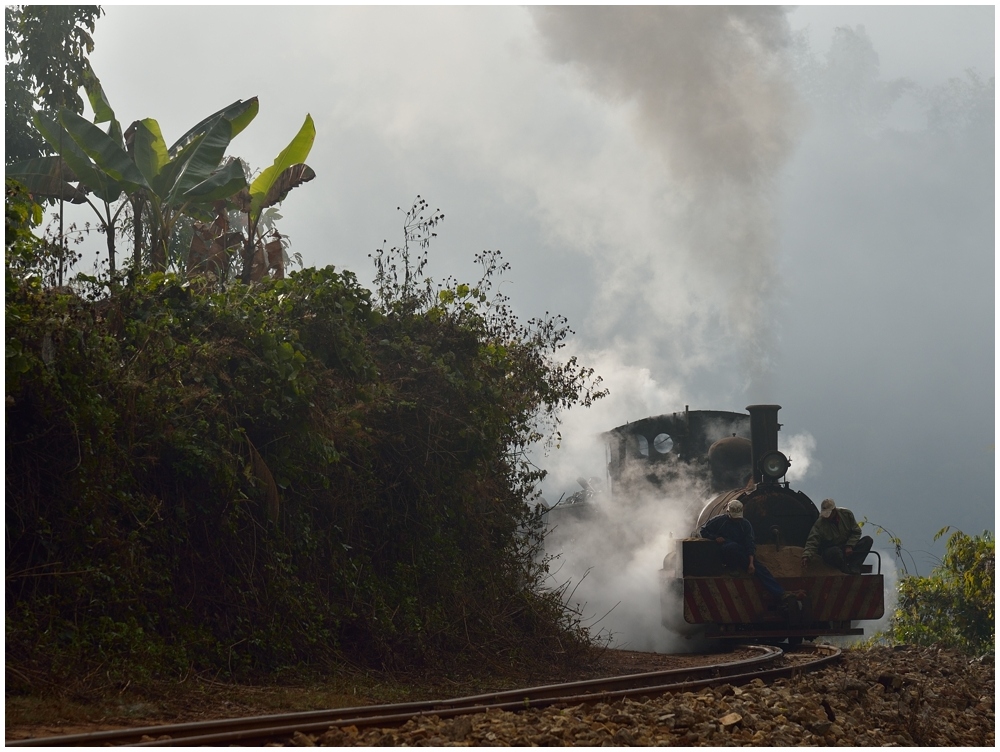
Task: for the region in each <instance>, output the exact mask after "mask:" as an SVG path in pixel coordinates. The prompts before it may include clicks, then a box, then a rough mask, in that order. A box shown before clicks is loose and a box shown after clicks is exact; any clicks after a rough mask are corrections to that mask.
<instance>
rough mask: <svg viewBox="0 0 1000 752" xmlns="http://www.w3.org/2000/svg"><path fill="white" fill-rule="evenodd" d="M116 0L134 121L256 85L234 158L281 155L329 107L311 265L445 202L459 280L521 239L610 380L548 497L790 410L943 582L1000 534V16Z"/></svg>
mask: <svg viewBox="0 0 1000 752" xmlns="http://www.w3.org/2000/svg"><path fill="white" fill-rule="evenodd" d="M105 9H106V12H107V14H106V16H105V17H104V18H102V19H101V20H100V21H99V22H98V25H97V31H96V34H95V41H96V49H95V51H94V53H93V56H92V62H93V64H94V67H95V69H96V71H97V74H98V76H99V77H100V78H101V80H102V82H103V84H104V88H105V90H106V92H107V94H108V96H109V98H110V100H111V103H112V105H113V106H114V107H115V109H116V112H117V114H118V117H119V119H120V120H121V121H122V122H123V124H126V125H127V124H128V123H129V122H131V121H132V120H134V119H138V118H143V117H154V118H156V119H157V120H158V121H159V123H160V125H161V128H162V130H163V133H164V136H165V137H166V139H167V140H168V141H172V140H174V139H175V138H177V137H179V136H180V135H181V134H182V133H183V132H184V131H186V130H187V128H188V127H190V126H191V125H193V124H194V123H195V122H197V121H198V120H200V119H201V118H202V117H204V116H205V115H207V114H209V113H211V112H213V111H215V110H217V109H219V108H221V107H222V106H224V105H226V104H228V103H230V102H232V101H234V100H236V99H239V98H242V99H246V98H248V97H251V96H254V95H256V96H259V98H260V114H259V115H258V117H257V119H256V120H255V121H254V122H253V123H252V124H251V126H250V127H249V128H248V129H247V130H246V131H244V133H242V134H241V135H240V136H239V137H238V138H237V139H236V140H235V141H234V143H233V146H232V147H231V153H235V154H238V155H240V156H242V157H244V158H245V159H247V160H248V161H249V162H250V163H251V164H252V165H254V166H256V167H260V168H262V167H265V166H267V165H268V164H270V162H271V161H272V160H273V158H274V157H275V155H276V154H277V153H278V152H279V151H280V150H281V149H282V148H283V147H284V146H285V145H286V143H287V142H288V140H289V139H290V138H291V137H292V135H293V134H294V133H295V132H296V131H297V129H298V127H299V126H300V125H301V123H302V120H303V118H304V117H305V114H306V113H307V112H309V113H311V114H312V116H313V118H314V120H315V122H316V128H317V137H316V143H315V146H314V147H313V151H312V154H311V156H310V158H309V160H308V162H309V164H310V165H311V166H312V167H313V169H314V170H315V171H316V174H317V177H316V179H315V180H313V181H312V182H311V183H309V184H308V185H305V186H303V187H301V188H299V189H297V190H295V191H294V192H293V193H292V194H290V196H289V197H288V199H287V200H286V202H285V205H284V206H283V207H282V209H281V211H282V214H283V215H284V218H283V220H282V221H281V222H280V224H279V229H280V230H281V231H282V232H283V233H285V234H287V235H289V236H290V238H291V242H292V251H294V252H298V253H301V254H302V256H303V258H304V260H305V263H306V264H307V265H310V266H312V265H315V266H320V265H326V264H334V265H336V266H337V267H338V268H347V269H350V270H352V271H354V272H355V273H356V274H357V275H358V277H359V278H360V280H361V281H362V282H365V283H368V282H370V281H371V279H372V272H371V266H370V261H369V259H368V258H367V254H368V253H370V252H371V251H372V250H374V249H375V248H376V247H377V246H379V245H381V243H382V241H383V239H386V240H388V242H389V244H390V245H391V244H393V243H397V242H399V241H400V239H401V237H400V225H401V219H402V216H401V214H400V213H398V212H397V211H396V207H397V206H402V207H403V208H404V209H405V208H406V207H407V206H409V204H410V202H412V200H413V199H414V197H415V196H416V195H417V194H420V195H422V196H424V197H425V198H427V200H428V201H429V202H430V203H431V205H432V206H435V207H440V209H441V210H442V211H443V212H444V213H445V215H446V219H445V221H444V223H443V224H442V225H441V226H440V227H439V228H438V234H439V237H438V239H437V242H436V244H435V245H433V246H432V247H431V263H430V273H431V274H432V275H434V276H436V277H442V278H443V277H445V276H448V275H449V274H452V275H455V276H457V277H459V278H464V279H467V280H474V278H475V274H476V268H475V267H474V266H473V263H472V257H473V254H474V253H476V252H478V251H480V250H482V249H484V248H491V249H493V248H499V249H500V250H502V251H503V253H504V255H505V257H506V259H507V260H509V261H510V262H511V263H512V265H513V269H512V271H511V272H510V273H509V274H508V275H507V281H506V282H505V283H504V284H503V285H502V288H501V289H502V290H503V292H505V293H506V294H508V295H510V297H511V298H512V300H513V302H514V304H515V307H516V310H517V311H518V312H519V313H520V314H521V315H522V316H524V317H530V316H534V315H539V314H542V313H543V312H545V311H553V312H559V313H562V314H564V315H566V316H568V317H569V319H570V323H571V325H572V326H573V328H574V329H575V330H576V336H575V337H574V339H573V341H572V342H571V344H570V346H569V347H568V348H567V349H568V350H570V351H572V352H575V353H577V354H579V355H580V357H581V360H583V361H584V362H586V363H589V364H592V365H594V366H595V367H596V368H597V370H598V372H599V373H601V374H602V375H603V376H604V377H605V379H606V382H607V384H608V386H609V387H610V388H611V390H612V395H611V397H610V398H609V399H608V400H606V401H605V402H604V403H603V404H601V405H600V406H599V407H598V408H595V409H594V410H593V411H591V412H590V413H589V414H587V415H577V414H571V415H569V416H567V420H566V424H565V430H564V435H566V436H567V442H566V444H565V446H564V448H563V449H562V450H561V451H559V452H556V453H555V454H554V455H552V456H550V457H548V458H543V459H541V460H540V462H542V463H543V464H547V465H548V466H549V467H550V468H551V469H552V471H553V474H552V477H551V478H550V480H549V481H548V482H547V483H546V486H545V489H544V490H545V493H546V495H547V496H558V495H559V493H561V491H563V490H565V491H570V492H572V491H574V490H576V489H575V484H574V482H573V479H575V477H576V476H577V475H597V476H600V475H603V469H602V468H601V463H602V454H601V453H600V452H599V451H597V452H594V450H593V449H591V448H589V447H588V446H586V444H585V442H584V440H583V439H584V438H588V440H589V437H591V436H592V435H593V434H595V433H597V432H599V431H601V430H605V429H608V428H611V427H613V426H616V425H619V424H622V423H624V422H625V421H626V420H636V419H638V418H642V417H645V416H647V415H651V414H659V413H664V412H672V411H676V410H683V409H684V406H685V405H690V406H691V409H728V410H742V409H743V408H744V407H745V406H746V405H748V404H751V403H754V402H775V403H778V404H781V405H783V408H784V409H783V410H782V412H781V414H780V418H781V421H782V423H783V424H784V426H785V428H784V430H783V433H782V440H783V441H784V442H785V444H784V446H786V447H787V446H789V444H788V441H789V440H790V439H791V437H793V436H795V437H796V444H795V446H796V447H797V449H798V455H797V456H799V458H800V461H799V463H798V464H797V469H798V472H799V474H800V476H802V471H803V468H804V467H805V465H806V464H807V463H808V466H809V467H808V472H806V473H805V474H804V477H800V479H799V480H798V481H797V488H799V489H800V490H803V491H805V492H806V493H807V494H809V495H810V496H811V497H812V498H813V499H814V500H817V501H818V500H820V499H822V498H824V497H827V496H831V497H833V498H835V499H837V500H838V502H840V503H841V504H842V505H844V506H848V507H850V508H852V509H853V510H854V511H855V513H856V514H857V516H858V518H859V519H860V518H863V517H865V516H867V517H868V518H869V519H870V520H873V521H875V522H878V523H881V524H883V525H885V526H887V527H888V528H890V529H891V530H892V531H893V532H894V533H895V534H896V535H899V536H900V537H901V538H902V539H903V544H904V546H905V547H906V548H908V549H909V550H911V551H912V552H914V554H915V555H916V556H917V557H918V563H919V565H920V568H921V571H922V572H923V573H926V571H927V570H928V569H929V567H930V564H931V563H932V562H931V559H929V558H927V557H926V556H923V555H922V554H920V553H919V552H921V551H931V550H933V551H935V552H938V553H939V552H940V550H941V549H940V546H938V547H933V548H932V543H931V538H932V536H933V534H934V533H935V532H936V531H937V530H938V529H939V528H941V527H943V526H945V525H954V526H957V527H961V528H962V529H964V530H966V532H969V533H975V532H980V531H981V530H982V529H984V528H989V529H993V528H994V484H993V472H994V471H993V468H994V456H995V455H994V452H995V449H994V443H993V442H994V438H993V436H994V431H993V426H994V384H995V370H994V343H995V330H994V321H995V305H994V272H995V266H994V198H995V194H994V118H993V96H994V95H993V86H994V85H993V71H994V9H993V7H991V6H978V7H926V6H921V7H901V6H889V7H884V6H883V7H864V6H844V7H809V6H807V7H800V8H798V9H795V10H788V11H785V10H782V9H778V8H773V7H772V8H748V7H745V6H744V7H740V8H737V9H733V10H727V9H725V8H720V7H707V6H706V7H696V8H676V7H675V8H670V7H643V8H611V9H606V8H605V9H601V8H567V7H559V8H555V9H532V8H520V7H481V8H480V7H434V8H419V7H392V8H389V7H282V8H277V7H267V6H221V7H206V6H177V7H142V6H136V7H122V6H113V5H112V6H105ZM792 454H793V463H794V462H795V457H796V452H794V451H793V452H792ZM795 467H796V465H793V468H795ZM882 540H883V541H884V538H883V539H882ZM882 545H887V544H886V543H883V544H882ZM907 564H908V565H910V564H911V562H909V561H908V562H907Z"/></svg>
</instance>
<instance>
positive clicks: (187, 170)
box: [167, 118, 239, 204]
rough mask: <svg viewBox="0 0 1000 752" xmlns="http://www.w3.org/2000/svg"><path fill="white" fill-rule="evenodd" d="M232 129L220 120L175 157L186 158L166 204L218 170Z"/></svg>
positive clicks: (228, 123)
mask: <svg viewBox="0 0 1000 752" xmlns="http://www.w3.org/2000/svg"><path fill="white" fill-rule="evenodd" d="M232 128H233V127H232V125H231V124H230V122H229V121H228V120H226V119H225V118H220V119H219V120H218V121H217V122H216V123H215V124H214V125H212V126H211V127H210V128H209V130H208V131H207V132H206V133H205V134H204V137H202V138H200V139H199V140H197V141H196V142H192V144H190V145H189V146H188V147H187V148H185V149H184V150H183V152H182V153H181V154H178V155H177V157H176V158H177V159H180V158H181V157H182V156H186V158H185V160H184V166H183V167H182V168H181V171H180V172H179V173H178V175H177V180H176V182H175V183H174V185H173V186H172V187H171V188H170V192H169V194H168V195H167V203H171V204H173V203H176V202H177V201H178V200H179V199H180V197H181V196H183V195H184V194H185V193H187V192H188V191H190V190H191V189H192V188H194V187H195V186H196V185H198V184H199V183H201V182H202V181H205V180H208V179H209V177H211V175H212V173H213V172H215V171H216V170H217V169H219V164H220V163H221V162H222V159H223V158H224V157H225V156H226V149H228V148H229V142H230V141H232ZM237 190H239V189H237ZM233 192H234V193H235V191H233Z"/></svg>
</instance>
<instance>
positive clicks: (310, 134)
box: [250, 115, 316, 222]
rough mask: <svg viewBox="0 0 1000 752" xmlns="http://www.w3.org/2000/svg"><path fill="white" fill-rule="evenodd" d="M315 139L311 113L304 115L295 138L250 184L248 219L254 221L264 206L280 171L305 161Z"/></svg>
mask: <svg viewBox="0 0 1000 752" xmlns="http://www.w3.org/2000/svg"><path fill="white" fill-rule="evenodd" d="M315 140H316V126H315V125H314V124H313V119H312V116H311V115H306V120H305V122H304V123H303V124H302V127H301V128H299V132H298V133H296V134H295V138H293V139H292V141H291V143H289V144H288V146H286V147H285V149H284V151H282V152H281V154H279V155H278V156H277V158H276V159H275V160H274V164H272V165H271V166H270V167H268V168H267V169H266V170H264V171H263V172H262V173H261V174H260V175H258V176H257V179H256V180H254V181H253V183H251V184H250V220H251V222H254V221H256V219H257V218H258V217H260V213H261V211H262V210H263V208H264V206H265V203H264V201H265V199H266V198H267V195H268V193H270V191H271V188H272V186H274V184H275V183H277V182H278V179H279V178H280V177H281V175H282V173H283V172H284V171H285V170H287V169H288V168H289V167H292V166H293V165H297V164H300V163H302V162H305V161H306V157H308V156H309V151H310V150H311V149H312V145H313V141H315Z"/></svg>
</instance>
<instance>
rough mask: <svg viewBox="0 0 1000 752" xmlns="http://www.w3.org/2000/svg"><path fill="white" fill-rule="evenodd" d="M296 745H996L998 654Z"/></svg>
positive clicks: (854, 660) (928, 652)
mask: <svg viewBox="0 0 1000 752" xmlns="http://www.w3.org/2000/svg"><path fill="white" fill-rule="evenodd" d="M291 744H292V745H294V746H314V745H316V746H507V745H515V746H535V745H538V746H553V745H555V746H567V745H572V746H631V745H685V746H786V745H787V746H797V745H810V746H813V745H815V746H850V747H864V746H945V745H947V746H990V747H992V746H994V665H993V656H992V655H989V656H984V657H981V658H970V657H969V656H966V655H963V654H961V653H958V652H955V651H949V650H943V649H937V648H920V647H914V646H899V647H895V648H889V647H875V648H870V649H864V650H846V651H845V652H844V656H843V658H842V660H840V661H838V662H836V663H834V664H833V665H830V666H828V667H826V668H824V669H821V670H818V671H815V672H812V673H808V674H803V675H800V676H797V677H794V678H791V679H779V680H776V681H774V682H772V683H768V684H765V683H764V682H763V681H761V680H760V679H755V680H754V681H753V682H751V683H750V684H748V685H745V686H741V687H740V686H730V685H724V686H721V687H716V688H711V689H705V690H702V691H698V692H684V693H680V694H669V695H664V696H660V697H653V698H648V699H647V698H640V699H638V700H623V701H621V702H614V703H595V704H592V705H591V704H585V705H577V706H574V707H558V706H554V707H550V708H546V709H541V710H528V711H522V712H519V713H509V712H492V711H491V712H488V713H480V714H477V715H469V716H461V717H458V718H452V719H439V718H437V717H436V716H431V717H425V718H420V719H417V720H413V721H410V722H408V723H407V724H405V725H404V726H402V727H400V728H394V729H360V730H359V729H356V728H353V727H348V728H346V729H331V730H330V731H328V732H326V733H325V734H322V735H314V736H310V735H302V734H298V735H296V737H295V738H294V739H293V740H291Z"/></svg>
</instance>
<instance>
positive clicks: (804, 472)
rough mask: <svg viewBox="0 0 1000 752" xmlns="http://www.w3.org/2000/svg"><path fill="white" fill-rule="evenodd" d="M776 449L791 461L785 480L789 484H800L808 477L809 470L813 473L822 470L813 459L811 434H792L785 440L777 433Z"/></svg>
mask: <svg viewBox="0 0 1000 752" xmlns="http://www.w3.org/2000/svg"><path fill="white" fill-rule="evenodd" d="M778 448H779V449H781V451H782V452H784V453H785V456H786V457H788V459H789V460H790V461H791V465H790V466H789V468H788V475H787V476H786V478H785V479H786V480H787V481H788V482H789V483H800V482H801V481H802V480H804V479H805V478H806V476H808V475H809V472H810V470H812V471H813V472H814V473H815V472H819V471H820V470H821V468H822V466H821V465H820V462H819V460H817V459H815V457H814V453H815V452H816V439H815V438H813V435H812V434H811V433H794V434H792V435H791V436H788V437H787V438H785V437H783V436H782V435H781V433H780V432H779V433H778Z"/></svg>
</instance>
